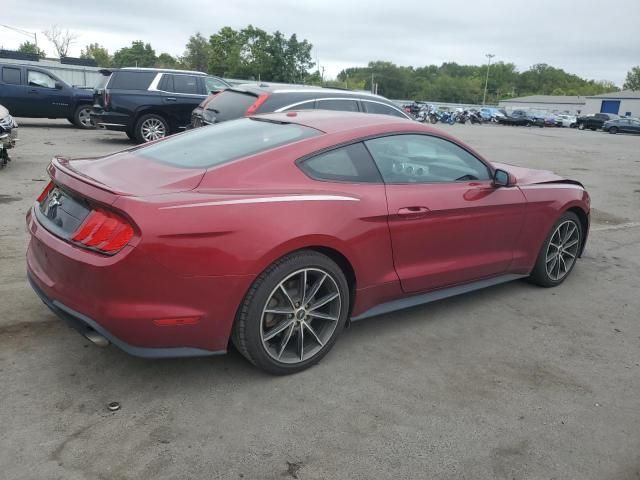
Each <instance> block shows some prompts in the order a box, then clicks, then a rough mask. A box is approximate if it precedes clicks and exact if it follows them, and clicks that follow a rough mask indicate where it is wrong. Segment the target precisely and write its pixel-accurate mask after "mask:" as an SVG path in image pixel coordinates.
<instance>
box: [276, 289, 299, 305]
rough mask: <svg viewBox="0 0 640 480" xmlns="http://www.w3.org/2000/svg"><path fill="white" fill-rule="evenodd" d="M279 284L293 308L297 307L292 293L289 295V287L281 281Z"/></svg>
mask: <svg viewBox="0 0 640 480" xmlns="http://www.w3.org/2000/svg"><path fill="white" fill-rule="evenodd" d="M279 286H280V290H281V291H282V293H284V296H285V298H286V299H287V301H288V302H289V304H290V305H291V308H296V304H295V302H294V301H293V299H292V298H291V295H289V292H287V289H286V288H284V285H282V283H281V284H280V285H279Z"/></svg>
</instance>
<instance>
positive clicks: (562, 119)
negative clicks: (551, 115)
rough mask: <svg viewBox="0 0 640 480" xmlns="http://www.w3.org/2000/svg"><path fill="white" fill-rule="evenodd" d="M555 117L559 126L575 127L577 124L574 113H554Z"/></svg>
mask: <svg viewBox="0 0 640 480" xmlns="http://www.w3.org/2000/svg"><path fill="white" fill-rule="evenodd" d="M556 119H557V125H558V126H559V127H569V128H575V127H576V126H577V124H578V122H577V119H576V117H575V116H574V115H566V114H564V113H561V114H559V115H556Z"/></svg>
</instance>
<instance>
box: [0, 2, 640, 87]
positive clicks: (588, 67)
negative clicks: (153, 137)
mask: <svg viewBox="0 0 640 480" xmlns="http://www.w3.org/2000/svg"><path fill="white" fill-rule="evenodd" d="M2 10H3V12H2V16H1V17H0V24H2V25H8V26H11V27H17V28H20V29H24V30H27V31H31V32H36V33H37V37H38V45H39V46H40V48H43V49H44V50H45V51H46V53H47V55H49V56H54V49H53V46H52V45H51V44H50V43H49V42H48V41H47V40H46V38H45V36H44V34H43V33H42V32H43V31H44V30H47V29H48V28H50V27H51V26H52V25H54V24H55V25H57V26H58V27H59V28H62V29H69V30H70V31H72V32H74V33H75V34H77V35H78V40H77V41H76V43H75V45H73V46H72V48H71V50H70V55H71V56H79V55H80V49H81V47H83V46H84V45H86V44H88V43H93V42H98V43H100V44H102V45H103V46H105V47H106V48H107V49H108V50H109V51H110V53H113V52H114V51H115V50H117V49H119V48H122V47H124V46H128V45H130V44H131V41H132V40H143V41H144V42H149V43H151V45H152V47H153V48H154V49H155V50H156V53H157V54H160V53H161V52H167V53H170V54H172V55H182V54H183V52H184V46H185V44H186V42H187V40H188V38H189V36H190V35H192V34H194V33H195V32H197V31H200V32H201V33H202V34H203V35H205V36H207V37H208V36H209V35H211V34H212V33H215V32H217V31H218V30H219V29H220V28H222V27H224V26H230V27H233V28H236V29H240V28H243V27H245V26H246V25H248V24H252V25H254V26H255V27H259V28H262V29H263V30H266V31H268V32H273V31H275V30H280V31H281V32H283V33H284V34H286V35H287V36H288V35H290V34H292V33H296V34H297V36H298V38H299V39H307V40H308V41H309V42H311V43H312V44H313V46H314V51H313V55H314V57H315V58H314V61H315V59H316V58H317V60H318V62H319V64H320V65H321V66H323V67H324V69H325V78H332V77H335V76H336V75H337V74H338V73H339V72H340V71H341V70H342V69H344V68H346V67H352V66H366V65H367V63H368V62H369V61H373V60H386V61H391V62H393V63H395V64H397V65H412V66H414V67H418V66H423V65H430V64H437V65H439V64H441V63H442V62H457V63H460V64H476V65H477V64H481V63H485V62H486V60H487V59H486V57H485V55H486V54H487V53H491V54H494V55H495V57H494V58H493V61H494V62H495V61H504V62H512V63H514V64H515V65H516V66H517V67H518V69H519V70H521V71H523V70H526V69H528V68H529V67H530V66H531V65H534V64H536V63H547V64H549V65H552V66H554V67H559V68H562V69H564V70H566V71H567V72H570V73H575V74H577V75H580V76H581V77H584V78H588V79H595V80H610V81H613V82H614V83H615V84H617V85H619V86H621V85H622V84H623V83H624V78H625V76H626V73H627V72H628V71H629V70H630V69H631V67H632V66H635V65H639V64H640V28H639V25H640V0H618V1H616V2H615V3H613V4H612V3H607V2H602V1H601V0H580V1H576V0H536V1H535V2H529V1H527V2H525V1H518V0H490V1H484V2H481V1H473V0H466V1H464V0H445V1H434V0H394V1H389V0H351V1H347V0H298V1H296V0H270V1H264V0H225V1H220V0H217V1H216V0H209V1H206V0H181V1H176V0H153V1H151V0H138V1H136V0H82V1H78V0H21V1H20V2H6V5H3V8H2ZM29 38H30V37H28V36H26V35H22V34H19V33H16V32H14V31H12V30H9V29H7V28H5V27H3V26H0V47H2V48H8V49H15V48H17V47H18V46H19V45H20V43H22V42H23V41H28V40H29Z"/></svg>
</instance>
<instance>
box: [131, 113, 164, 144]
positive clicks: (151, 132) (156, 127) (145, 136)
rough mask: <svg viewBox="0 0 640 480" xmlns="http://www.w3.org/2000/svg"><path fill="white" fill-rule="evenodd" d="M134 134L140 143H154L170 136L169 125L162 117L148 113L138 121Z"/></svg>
mask: <svg viewBox="0 0 640 480" xmlns="http://www.w3.org/2000/svg"><path fill="white" fill-rule="evenodd" d="M134 134H135V136H136V140H138V141H139V142H140V143H146V142H152V141H153V140H159V139H161V138H164V137H166V136H167V135H169V124H168V123H167V121H166V120H165V119H164V118H162V117H161V116H160V115H156V114H155V113H148V114H146V115H143V116H141V117H140V118H139V119H138V121H137V122H136V127H135V130H134Z"/></svg>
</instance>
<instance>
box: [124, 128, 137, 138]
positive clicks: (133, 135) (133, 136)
mask: <svg viewBox="0 0 640 480" xmlns="http://www.w3.org/2000/svg"><path fill="white" fill-rule="evenodd" d="M125 133H126V134H127V137H129V140H136V134H135V132H134V131H133V130H126V131H125Z"/></svg>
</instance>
